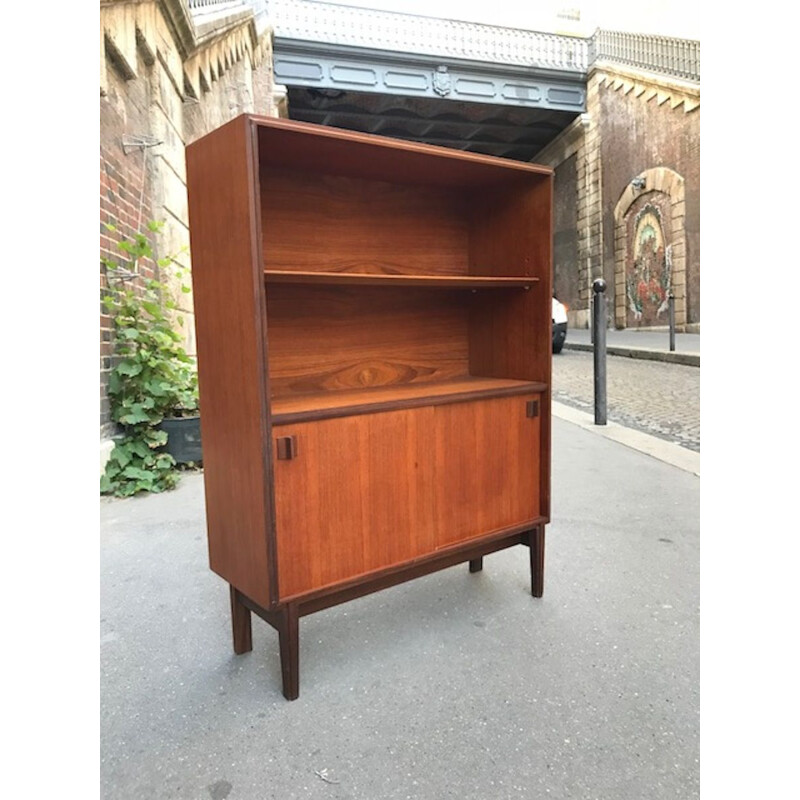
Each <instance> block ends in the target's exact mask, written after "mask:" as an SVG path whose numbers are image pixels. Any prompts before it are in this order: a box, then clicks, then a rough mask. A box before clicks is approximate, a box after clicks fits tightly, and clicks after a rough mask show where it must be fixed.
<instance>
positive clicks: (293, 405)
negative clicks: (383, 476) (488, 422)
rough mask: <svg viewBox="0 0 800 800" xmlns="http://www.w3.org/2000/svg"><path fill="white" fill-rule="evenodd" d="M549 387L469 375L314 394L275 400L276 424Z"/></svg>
mask: <svg viewBox="0 0 800 800" xmlns="http://www.w3.org/2000/svg"><path fill="white" fill-rule="evenodd" d="M546 388H547V386H546V384H544V383H538V382H536V381H518V380H511V379H509V378H478V377H472V376H470V375H465V376H463V377H461V378H454V379H452V380H448V381H441V382H436V383H433V382H431V383H410V384H409V383H406V384H393V385H391V386H373V387H369V388H364V389H345V390H339V391H322V392H311V393H308V394H296V395H286V396H283V397H273V398H272V403H271V405H272V424H273V425H288V424H290V423H295V422H308V421H311V420H320V419H332V418H334V417H346V416H356V415H359V414H375V413H377V412H379V411H393V410H397V409H402V408H418V407H420V406H433V405H441V404H444V403H458V402H465V401H468V400H480V399H488V398H492V397H511V396H514V395H520V394H531V393H535V392H543V391H545V390H546Z"/></svg>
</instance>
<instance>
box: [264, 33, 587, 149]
mask: <svg viewBox="0 0 800 800" xmlns="http://www.w3.org/2000/svg"><path fill="white" fill-rule="evenodd" d="M274 68H275V80H276V82H278V83H282V84H283V85H285V86H286V87H287V90H288V100H289V103H288V105H289V116H290V117H291V119H296V120H300V121H304V122H314V123H317V124H321V125H331V126H333V127H337V128H346V129H348V130H355V131H362V132H366V133H374V134H378V135H381V136H391V137H394V138H398V139H407V140H411V141H416V142H425V143H429V144H435V145H440V146H444V147H453V148H457V149H459V150H467V151H470V152H474V153H485V154H488V155H493V156H500V157H503V158H511V159H515V160H520V161H530V160H532V159H534V158H535V156H536V153H538V152H539V150H541V149H542V148H543V147H544V146H545V145H547V144H548V143H549V142H550V141H552V140H553V139H554V138H555V137H556V136H557V135H558V134H559V133H560V132H561V131H562V130H563V129H564V128H566V127H567V126H568V125H569V124H570V123H571V122H572V121H573V120H574V119H575V117H576V116H577V115H578V114H580V113H581V112H583V111H585V110H586V88H585V75H583V74H581V73H574V72H573V73H568V72H564V71H559V70H549V71H548V70H544V69H532V68H521V67H514V66H504V65H500V64H488V63H482V62H475V61H472V62H470V61H465V60H457V59H445V58H441V57H430V58H428V57H424V56H413V57H412V56H410V55H408V54H399V53H398V54H396V53H390V52H388V51H374V50H365V49H361V48H345V47H337V46H332V45H320V44H319V43H310V42H308V43H302V46H301V45H300V44H299V43H297V42H287V41H285V40H283V41H281V40H279V39H276V42H275V55H274Z"/></svg>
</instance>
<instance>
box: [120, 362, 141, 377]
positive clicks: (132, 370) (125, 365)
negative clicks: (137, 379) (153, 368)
mask: <svg viewBox="0 0 800 800" xmlns="http://www.w3.org/2000/svg"><path fill="white" fill-rule="evenodd" d="M116 369H117V374H118V375H127V376H128V377H129V378H133V377H134V376H135V375H138V374H139V373H140V372H141V371H142V365H141V364H139V363H138V362H136V361H123V362H122V363H121V364H117V367H116Z"/></svg>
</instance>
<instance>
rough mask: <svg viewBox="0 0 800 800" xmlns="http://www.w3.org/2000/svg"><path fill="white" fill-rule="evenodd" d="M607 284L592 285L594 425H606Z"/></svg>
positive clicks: (599, 282)
mask: <svg viewBox="0 0 800 800" xmlns="http://www.w3.org/2000/svg"><path fill="white" fill-rule="evenodd" d="M605 290H606V282H605V281H604V280H603V279H602V278H597V279H596V280H595V281H594V283H592V291H593V292H594V302H593V305H592V331H593V337H592V341H593V342H594V424H595V425H605V424H606V296H605Z"/></svg>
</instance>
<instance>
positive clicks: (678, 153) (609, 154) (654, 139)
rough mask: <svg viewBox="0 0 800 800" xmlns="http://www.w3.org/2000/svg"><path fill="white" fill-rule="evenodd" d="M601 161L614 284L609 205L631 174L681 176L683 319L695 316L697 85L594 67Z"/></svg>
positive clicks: (608, 272) (608, 270)
mask: <svg viewBox="0 0 800 800" xmlns="http://www.w3.org/2000/svg"><path fill="white" fill-rule="evenodd" d="M594 80H596V82H597V84H598V96H599V107H600V115H599V121H600V128H601V145H600V147H601V158H602V165H603V195H602V215H603V277H604V278H605V279H606V281H607V282H608V285H609V287H613V286H614V267H615V261H614V259H615V251H614V245H615V239H614V235H615V219H614V209H615V207H616V205H617V203H618V202H619V200H620V198H621V197H622V195H623V193H624V192H625V190H626V189H627V188H628V186H629V185H630V182H631V180H632V179H633V178H634V177H636V176H637V175H639V174H640V173H643V172H646V171H647V170H653V169H656V168H659V167H666V168H668V169H670V170H672V171H674V172H675V173H677V174H678V175H680V176H681V177H682V178H683V179H684V192H685V216H684V220H683V226H684V230H685V260H686V286H685V290H686V322H687V323H689V324H699V322H700V108H699V89H698V90H695V91H691V90H685V89H684V87H681V86H680V85H675V86H671V85H670V84H669V83H668V82H666V81H646V80H644V79H642V78H641V76H638V78H637V76H635V75H629V74H626V73H623V72H617V71H614V72H611V71H610V70H607V71H605V72H600V73H598V74H597V75H596V76H595V77H594Z"/></svg>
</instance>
